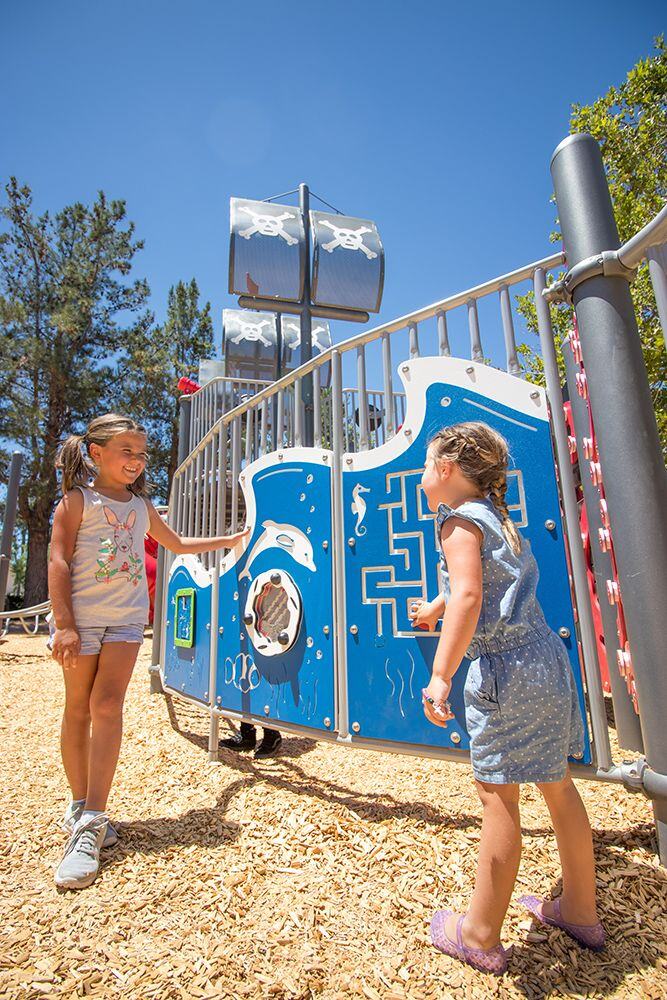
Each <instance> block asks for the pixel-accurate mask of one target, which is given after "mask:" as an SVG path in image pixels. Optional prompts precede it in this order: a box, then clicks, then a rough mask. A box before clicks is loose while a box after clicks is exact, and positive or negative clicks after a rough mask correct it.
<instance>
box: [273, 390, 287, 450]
mask: <svg viewBox="0 0 667 1000" xmlns="http://www.w3.org/2000/svg"><path fill="white" fill-rule="evenodd" d="M284 432H285V391H284V390H283V389H279V390H278V420H277V427H276V433H275V438H276V440H275V444H274V448H275V450H276V451H279V450H280V449H281V448H282V446H283V434H284Z"/></svg>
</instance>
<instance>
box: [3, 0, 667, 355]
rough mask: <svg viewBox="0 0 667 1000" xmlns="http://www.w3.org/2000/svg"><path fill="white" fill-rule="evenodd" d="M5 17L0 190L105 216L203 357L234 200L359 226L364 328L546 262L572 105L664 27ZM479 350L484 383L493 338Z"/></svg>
mask: <svg viewBox="0 0 667 1000" xmlns="http://www.w3.org/2000/svg"><path fill="white" fill-rule="evenodd" d="M3 6H4V11H3V31H2V38H1V41H0V78H1V81H2V85H1V87H0V93H1V95H2V96H1V98H0V99H1V100H2V120H3V127H2V139H1V149H0V152H1V153H2V156H1V158H0V163H2V173H1V177H2V179H3V182H4V181H5V180H6V178H7V176H8V175H9V174H10V173H13V174H15V175H16V176H17V177H18V178H19V179H20V181H22V182H26V183H28V184H29V185H30V186H31V187H32V188H33V191H34V195H35V201H36V205H37V207H38V208H39V209H45V208H49V209H50V210H57V209H58V208H59V207H61V206H62V205H63V204H66V203H68V202H71V201H74V200H83V201H90V200H92V199H93V198H94V197H95V194H96V191H97V190H98V189H100V188H101V189H103V190H104V191H105V192H106V194H107V195H108V196H109V197H120V198H124V199H125V200H126V201H127V208H128V215H129V217H130V218H131V219H132V220H133V221H134V222H135V223H136V226H137V233H138V235H139V236H141V237H142V238H143V239H144V240H145V243H146V248H145V250H144V251H143V252H142V253H141V254H140V255H139V256H138V258H137V260H136V274H137V275H141V276H145V277H146V278H147V279H148V281H149V283H150V286H151V290H152V307H153V308H154V309H155V311H156V314H157V317H158V319H160V318H162V317H163V316H164V309H165V304H166V297H167V291H168V289H169V286H170V285H171V284H173V283H175V282H176V281H177V280H179V279H185V280H188V279H189V278H190V277H192V276H195V277H196V279H197V281H198V283H199V286H200V289H201V292H202V295H203V296H204V297H205V298H207V299H210V301H211V303H212V307H213V312H214V317H215V329H216V339H218V340H219V337H220V327H221V324H220V311H221V309H222V308H223V307H225V306H232V305H234V304H235V303H234V301H233V299H232V298H231V297H230V296H229V295H228V294H227V254H228V232H229V198H230V196H231V195H237V196H243V197H249V198H264V197H267V196H270V195H273V194H276V193H279V192H282V191H285V190H288V189H290V188H293V187H296V185H297V184H298V183H299V181H301V180H304V181H307V182H308V183H309V184H310V185H311V187H312V189H313V190H314V191H315V192H317V193H318V194H321V195H322V196H323V197H325V198H326V199H327V200H328V201H330V202H332V203H333V204H334V205H336V206H338V207H339V208H341V209H343V210H344V211H346V212H348V213H349V214H351V215H359V216H363V217H367V218H372V219H374V220H375V221H376V223H377V225H378V228H379V230H380V233H381V236H382V239H383V242H384V245H385V250H386V258H387V265H386V282H385V294H384V301H383V305H382V312H381V314H380V316H379V320H390V319H392V318H394V317H396V316H399V315H402V314H404V313H406V312H409V311H410V310H412V309H416V308H418V307H419V306H422V305H425V304H427V303H430V302H432V301H435V300H436V299H439V298H443V297H445V296H446V295H448V294H452V293H454V292H457V291H460V290H461V289H463V288H466V287H469V286H471V285H474V284H477V283H479V282H481V281H483V280H485V279H487V278H492V277H494V276H495V275H496V274H500V273H503V272H505V271H508V270H511V269H513V268H515V267H518V266H520V265H522V264H524V263H527V262H529V261H532V260H536V259H538V258H540V257H542V256H545V255H546V254H548V253H549V252H551V249H552V248H551V247H550V245H549V243H548V235H549V232H550V230H551V229H552V228H553V222H554V208H553V206H552V205H551V204H550V203H549V197H550V194H551V182H550V176H549V159H550V156H551V153H552V151H553V149H554V147H555V146H556V145H557V144H558V142H559V141H560V140H561V139H562V138H563V137H564V136H565V135H566V134H567V129H568V119H569V112H570V105H571V104H572V102H575V101H576V102H580V103H588V102H590V101H592V100H593V99H595V98H596V97H597V96H599V95H600V94H602V93H603V92H604V91H605V90H606V89H607V87H608V86H609V85H610V84H612V83H617V82H620V81H621V80H622V79H623V78H624V76H625V73H626V72H627V70H628V69H629V68H630V67H631V66H632V65H633V64H634V63H635V62H636V61H637V59H638V58H640V57H642V56H645V55H648V54H649V53H650V52H651V49H652V39H653V37H654V36H655V35H656V34H658V32H659V31H660V30H661V28H663V27H664V22H665V18H664V7H662V5H661V4H660V3H657V2H655V3H652V2H645V0H638V2H635V3H634V4H633V5H632V7H628V5H627V4H621V3H620V2H617V0H609V2H606V3H602V2H589V3H583V4H578V5H577V7H576V10H571V11H569V12H565V11H562V10H560V9H559V8H558V6H554V5H538V4H536V3H534V2H530V3H529V2H523V3H514V4H502V5H501V4H497V3H489V2H486V0H482V2H478V3H475V4H468V5H459V4H453V3H448V2H447V3H446V2H440V3H438V2H424V0H413V2H411V3H405V2H401V3H396V2H394V0H384V2H377V0H367V2H364V0H357V2H356V3H348V2H345V0H339V2H337V3H331V4H327V5H325V4H322V3H306V2H304V0H294V2H290V0H283V2H282V3H277V2H275V0H274V2H268V0H258V2H248V3H246V4H239V3H231V2H227V0H218V2H214V0H188V2H187V3H186V2H185V0H181V2H174V0H163V2H157V0H156V2H145V0H132V2H127V0H117V2H114V3H105V4H102V3H90V0H86V2H81V0H63V2H61V3H53V2H51V0H31V2H28V3H23V4H11V5H10V4H8V3H7V4H5V5H3ZM661 10H662V11H663V14H662V15H661V13H660V11H661ZM314 207H318V206H314ZM377 321H378V320H376V319H372V325H375V324H376V322H377ZM356 332H358V328H357V327H356V326H352V325H351V324H336V326H335V327H334V337H335V339H336V340H340V339H343V338H344V337H347V336H350V335H352V334H353V333H356ZM484 334H485V330H484V327H483V326H482V337H483V340H484V346H485V349H486V350H487V353H489V354H491V356H492V358H494V360H498V361H500V353H499V351H500V343H501V338H500V332H499V330H497V329H494V330H491V331H490V333H489V335H488V337H487V338H485V336H484Z"/></svg>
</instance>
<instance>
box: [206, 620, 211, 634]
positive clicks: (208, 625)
mask: <svg viewBox="0 0 667 1000" xmlns="http://www.w3.org/2000/svg"><path fill="white" fill-rule="evenodd" d="M206 631H207V632H210V631H211V623H210V622H206Z"/></svg>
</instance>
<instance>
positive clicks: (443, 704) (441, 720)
mask: <svg viewBox="0 0 667 1000" xmlns="http://www.w3.org/2000/svg"><path fill="white" fill-rule="evenodd" d="M451 689H452V683H451V681H445V680H442V679H441V678H440V677H432V678H431V683H430V684H429V686H428V687H427V688H423V689H422V707H423V709H424V715H425V716H426V718H427V719H428V721H429V722H432V723H433V725H434V726H441V727H443V728H444V727H445V726H446V725H447V723H448V722H449V720H450V719H453V718H454V713H453V712H452V708H451V705H450V704H449V702H448V700H447V698H448V695H449V692H450V691H451Z"/></svg>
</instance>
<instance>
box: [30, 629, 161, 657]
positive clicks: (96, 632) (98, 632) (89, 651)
mask: <svg viewBox="0 0 667 1000" xmlns="http://www.w3.org/2000/svg"><path fill="white" fill-rule="evenodd" d="M55 631H56V628H55V625H54V624H53V622H52V621H50V622H49V639H48V642H47V646H48V647H49V649H52V648H53V636H54V635H55ZM77 631H78V633H79V636H80V637H81V649H80V651H79V652H80V655H81V656H95V654H96V653H99V651H100V650H101V648H102V645H103V644H104V643H105V642H138V643H139V645H141V644H142V642H143V641H144V626H143V625H95V626H91V627H90V628H80V629H78V630H77Z"/></svg>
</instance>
